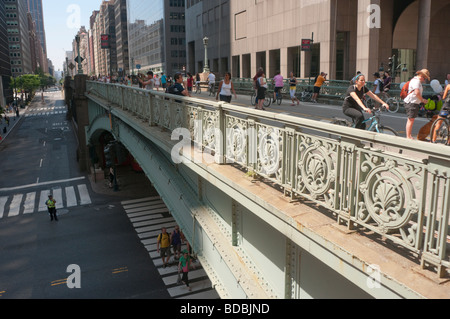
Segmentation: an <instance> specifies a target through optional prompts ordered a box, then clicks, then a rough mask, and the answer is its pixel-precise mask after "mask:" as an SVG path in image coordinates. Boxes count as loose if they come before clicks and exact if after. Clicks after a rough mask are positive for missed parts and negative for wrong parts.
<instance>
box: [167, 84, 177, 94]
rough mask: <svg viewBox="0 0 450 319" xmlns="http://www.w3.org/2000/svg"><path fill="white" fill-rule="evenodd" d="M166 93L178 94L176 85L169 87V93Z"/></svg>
mask: <svg viewBox="0 0 450 319" xmlns="http://www.w3.org/2000/svg"><path fill="white" fill-rule="evenodd" d="M166 93H169V94H177V92H176V91H175V84H172V85H171V86H169V87H168V88H167V92H166Z"/></svg>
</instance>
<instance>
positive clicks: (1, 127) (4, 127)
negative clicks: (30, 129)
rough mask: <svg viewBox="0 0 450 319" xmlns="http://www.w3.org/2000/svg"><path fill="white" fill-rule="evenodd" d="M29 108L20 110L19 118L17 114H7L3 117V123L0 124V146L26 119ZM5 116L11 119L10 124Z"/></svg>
mask: <svg viewBox="0 0 450 319" xmlns="http://www.w3.org/2000/svg"><path fill="white" fill-rule="evenodd" d="M27 109H28V106H26V107H25V108H23V109H22V108H19V117H17V116H16V113H15V112H6V113H5V114H2V115H1V123H0V136H1V139H0V144H1V143H3V141H4V140H5V139H6V138H7V137H8V135H9V133H10V132H11V131H12V130H13V129H14V127H15V126H16V125H17V124H18V123H19V122H20V121H21V119H22V118H23V117H24V114H25V112H26V111H27ZM5 115H6V116H7V117H8V118H9V124H8V123H7V121H6V119H5Z"/></svg>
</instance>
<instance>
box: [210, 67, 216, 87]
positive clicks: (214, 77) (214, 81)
mask: <svg viewBox="0 0 450 319" xmlns="http://www.w3.org/2000/svg"><path fill="white" fill-rule="evenodd" d="M215 83H216V76H215V75H214V73H212V71H211V73H209V75H208V84H209V89H210V90H212V91H213V92H214V84H215Z"/></svg>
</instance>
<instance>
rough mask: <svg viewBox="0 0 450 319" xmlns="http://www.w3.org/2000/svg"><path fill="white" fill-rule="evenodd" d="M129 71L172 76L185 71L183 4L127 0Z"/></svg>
mask: <svg viewBox="0 0 450 319" xmlns="http://www.w3.org/2000/svg"><path fill="white" fill-rule="evenodd" d="M127 16H128V49H129V59H130V70H131V71H132V72H133V71H136V70H137V68H140V72H145V71H148V70H152V71H153V72H154V73H160V72H164V73H166V74H169V75H173V74H174V73H175V72H183V69H184V68H185V67H186V26H185V1H184V0H170V1H169V0H167V1H164V0H155V1H152V2H151V5H149V3H148V2H146V1H141V0H128V2H127Z"/></svg>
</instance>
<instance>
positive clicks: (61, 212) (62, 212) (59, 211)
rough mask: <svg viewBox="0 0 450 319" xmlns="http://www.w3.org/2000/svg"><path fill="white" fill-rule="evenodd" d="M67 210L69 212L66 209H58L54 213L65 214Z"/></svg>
mask: <svg viewBox="0 0 450 319" xmlns="http://www.w3.org/2000/svg"><path fill="white" fill-rule="evenodd" d="M68 212H69V210H68V209H58V210H57V212H56V213H57V214H58V215H65V214H67V213H68Z"/></svg>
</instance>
